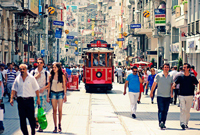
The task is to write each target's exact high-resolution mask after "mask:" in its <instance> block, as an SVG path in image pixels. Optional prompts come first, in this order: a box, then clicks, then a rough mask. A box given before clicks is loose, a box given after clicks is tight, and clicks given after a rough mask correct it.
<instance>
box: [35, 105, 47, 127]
mask: <svg viewBox="0 0 200 135" xmlns="http://www.w3.org/2000/svg"><path fill="white" fill-rule="evenodd" d="M37 118H38V123H39V124H40V128H41V129H42V130H44V129H46V128H47V125H48V123H47V118H46V113H45V112H44V109H43V108H42V107H41V106H38V114H37Z"/></svg>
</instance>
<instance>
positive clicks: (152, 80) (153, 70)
mask: <svg viewBox="0 0 200 135" xmlns="http://www.w3.org/2000/svg"><path fill="white" fill-rule="evenodd" d="M155 76H156V74H155V69H154V68H151V74H150V75H149V76H148V81H147V84H146V89H147V88H148V87H147V86H148V85H149V88H150V90H151V87H152V85H153V82H154V78H155ZM155 89H156V88H155ZM146 95H147V93H146ZM154 96H155V90H154V92H153V97H152V98H151V103H152V104H153V99H154Z"/></svg>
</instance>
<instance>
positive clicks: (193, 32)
mask: <svg viewBox="0 0 200 135" xmlns="http://www.w3.org/2000/svg"><path fill="white" fill-rule="evenodd" d="M195 33H196V32H195V31H194V22H193V23H192V35H194V34H195Z"/></svg>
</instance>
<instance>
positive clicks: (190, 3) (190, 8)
mask: <svg viewBox="0 0 200 135" xmlns="http://www.w3.org/2000/svg"><path fill="white" fill-rule="evenodd" d="M188 16H189V22H191V16H192V0H190V1H189V15H188Z"/></svg>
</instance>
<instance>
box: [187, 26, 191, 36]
mask: <svg viewBox="0 0 200 135" xmlns="http://www.w3.org/2000/svg"><path fill="white" fill-rule="evenodd" d="M190 34H191V31H190V24H188V35H189V36H190Z"/></svg>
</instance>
